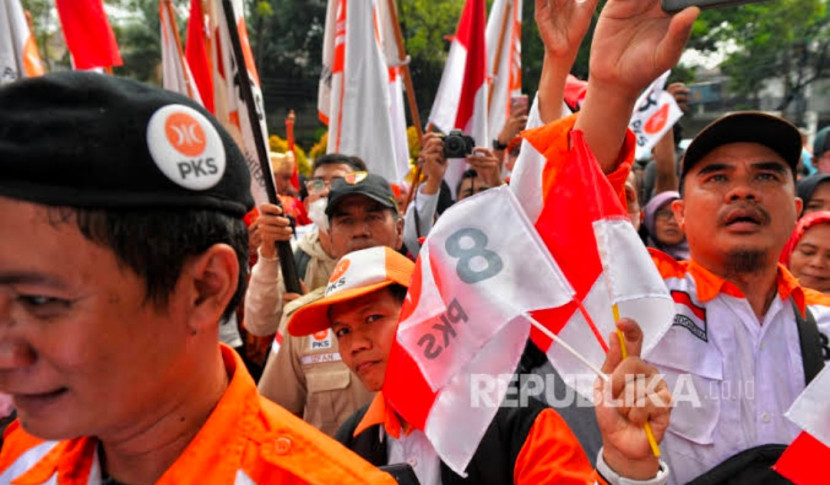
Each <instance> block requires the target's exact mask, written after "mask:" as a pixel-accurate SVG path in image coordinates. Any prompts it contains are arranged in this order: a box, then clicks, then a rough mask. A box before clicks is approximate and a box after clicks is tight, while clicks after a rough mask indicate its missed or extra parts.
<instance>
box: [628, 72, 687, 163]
mask: <svg viewBox="0 0 830 485" xmlns="http://www.w3.org/2000/svg"><path fill="white" fill-rule="evenodd" d="M668 78H669V71H667V72H666V73H665V74H663V75H662V76H660V77H659V78H657V79H656V80H655V81H654V82H653V83H651V85H650V86H649V87H648V88H647V89H646V90H645V91H643V94H641V95H640V99H638V100H637V104H636V105H635V108H634V114H633V115H632V117H631V122H630V123H629V124H628V127H629V128H630V129H631V131H633V132H634V136H635V138H636V139H637V148H636V150H635V153H634V158H636V159H637V160H642V159H644V158H646V157H648V155H649V154H650V153H651V150H652V148H654V145H656V144H657V142H658V141H660V139H661V138H663V135H665V134H666V133H667V132H668V131H669V130H670V129H671V128H672V126H674V124H675V123H677V120H679V119H680V118H681V117H682V116H683V111H682V110H681V109H680V107H679V106H678V105H677V102H676V101H675V100H674V96H672V95H671V94H669V93H668V92H666V91H665V89H664V88H665V86H666V80H667V79H668Z"/></svg>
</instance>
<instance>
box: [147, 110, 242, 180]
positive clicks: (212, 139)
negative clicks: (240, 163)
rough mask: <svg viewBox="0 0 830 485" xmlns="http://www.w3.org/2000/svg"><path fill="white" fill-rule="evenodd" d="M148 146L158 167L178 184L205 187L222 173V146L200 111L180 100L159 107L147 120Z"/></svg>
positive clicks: (223, 171) (224, 165)
mask: <svg viewBox="0 0 830 485" xmlns="http://www.w3.org/2000/svg"><path fill="white" fill-rule="evenodd" d="M147 148H148V149H149V151H150V156H151V157H152V158H153V161H154V162H156V165H157V166H158V168H159V170H160V171H161V172H162V173H163V174H164V175H165V176H167V178H169V179H170V180H171V181H173V182H174V183H176V184H177V185H179V186H181V187H184V188H186V189H190V190H206V189H209V188H211V187H213V186H214V185H216V184H217V183H219V181H220V180H221V179H222V176H223V175H224V174H225V167H226V159H225V146H224V145H223V144H222V139H221V138H220V137H219V133H218V132H217V131H216V128H214V127H213V125H212V124H210V122H209V121H208V120H207V118H205V117H204V115H202V114H201V113H199V112H198V111H196V110H195V109H193V108H190V107H188V106H184V105H181V104H170V105H167V106H164V107H162V108H159V109H158V110H157V111H156V112H155V113H153V116H151V117H150V121H149V122H148V123H147Z"/></svg>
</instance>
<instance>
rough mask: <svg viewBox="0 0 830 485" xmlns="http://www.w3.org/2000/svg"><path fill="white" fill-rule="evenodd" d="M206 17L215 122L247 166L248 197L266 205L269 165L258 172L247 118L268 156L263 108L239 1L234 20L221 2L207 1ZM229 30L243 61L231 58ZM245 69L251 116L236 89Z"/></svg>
mask: <svg viewBox="0 0 830 485" xmlns="http://www.w3.org/2000/svg"><path fill="white" fill-rule="evenodd" d="M209 2H210V3H209V5H208V15H209V17H210V31H211V32H218V33H219V35H218V37H217V38H214V39H212V42H211V45H210V57H211V63H212V67H213V87H214V89H213V90H214V106H215V108H216V118H217V119H218V120H219V122H221V123H222V125H223V126H224V127H225V129H227V130H228V132H230V134H231V136H233V137H234V139H235V140H236V142H237V144H238V145H239V147H240V149H241V150H242V153H243V154H244V155H245V160H246V161H247V162H248V169H249V170H250V171H251V193H252V194H253V196H254V200H255V201H256V203H257V204H261V203H263V202H268V196H267V194H266V192H265V177H271V178H272V179H273V174H272V173H271V168H270V167H271V164H270V163H267V164H265V165H266V168H267V172H266V173H263V172H262V166H261V165H260V162H259V156H258V154H257V147H256V138H254V132H253V128H252V127H251V122H250V117H251V116H253V117H255V119H256V120H257V122H258V123H257V126H258V127H259V130H260V131H261V132H262V139H263V141H264V143H265V147H264V148H265V152H266V153H267V152H268V146H267V143H268V129H267V128H266V126H265V107H264V105H263V101H262V89H261V88H260V83H259V74H257V70H256V66H255V65H254V57H253V54H252V53H251V46H250V44H249V42H248V29H247V28H246V27H245V18H244V17H243V15H242V0H232V1H231V4H232V5H233V10H234V15H235V16H236V19H233V21H231V22H228V21H227V20H226V18H225V12H224V9H223V8H222V4H221V0H209ZM229 26H233V28H235V29H236V30H237V32H239V40H240V43H241V44H242V55H243V57H244V59H243V60H239V59H236V58H235V56H234V54H233V45H232V44H231V39H230V31H229V30H228V28H229ZM240 68H242V69H247V70H248V78H249V79H250V81H251V86H250V87H251V91H252V92H253V98H254V105H255V108H256V112H255V113H249V112H248V107H247V106H246V105H245V100H244V99H243V98H242V93H241V91H240V88H239V86H238V82H239V75H238V70H239V69H240Z"/></svg>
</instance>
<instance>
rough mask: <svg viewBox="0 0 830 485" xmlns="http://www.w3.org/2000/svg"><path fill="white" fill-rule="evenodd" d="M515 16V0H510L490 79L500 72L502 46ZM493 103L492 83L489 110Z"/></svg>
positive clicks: (502, 24) (488, 97)
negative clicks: (509, 22)
mask: <svg viewBox="0 0 830 485" xmlns="http://www.w3.org/2000/svg"><path fill="white" fill-rule="evenodd" d="M512 18H513V0H509V1H508V2H507V3H506V4H505V6H504V16H503V17H502V20H501V27H500V30H499V43H498V44H496V45H497V46H498V47H497V48H496V58H495V60H494V62H493V73H492V75H491V76H490V79H495V78H496V75H497V74H498V73H499V72H498V69H499V64H500V63H501V51H502V50H503V49H502V46H503V45H504V36H505V35H507V23H508V21H509V20H510V19H512ZM492 103H493V86H492V83H491V86H490V92H489V93H488V95H487V112H488V113H489V111H490V105H491V104H492Z"/></svg>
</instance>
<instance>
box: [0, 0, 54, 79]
mask: <svg viewBox="0 0 830 485" xmlns="http://www.w3.org/2000/svg"><path fill="white" fill-rule="evenodd" d="M43 73H44V69H43V63H42V62H41V60H40V54H38V51H37V44H36V43H35V36H34V35H33V34H32V32H31V30H30V29H29V24H28V23H27V22H26V14H25V13H24V11H23V6H22V5H21V4H20V0H4V1H3V2H2V3H0V84H5V83H9V82H12V81H16V80H18V79H21V78H24V77H33V76H41V75H43Z"/></svg>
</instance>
